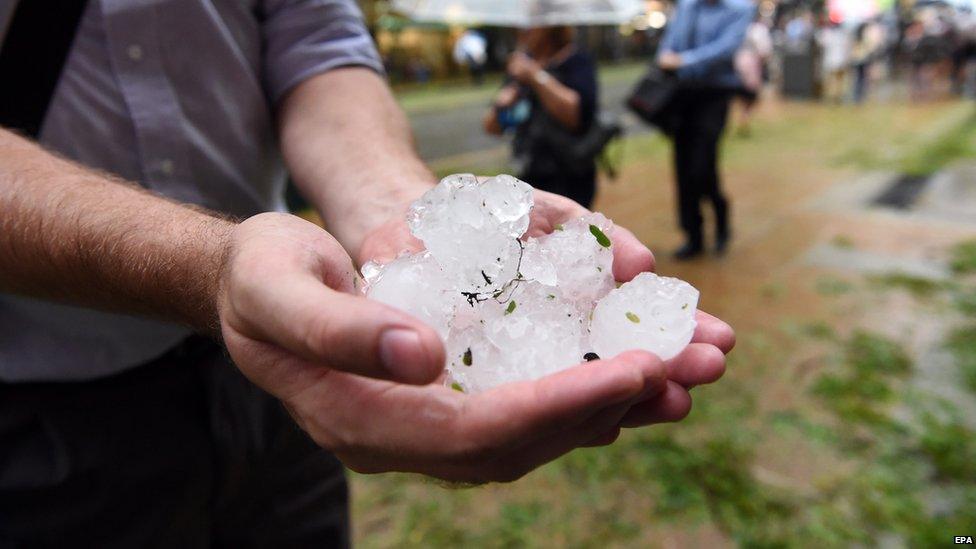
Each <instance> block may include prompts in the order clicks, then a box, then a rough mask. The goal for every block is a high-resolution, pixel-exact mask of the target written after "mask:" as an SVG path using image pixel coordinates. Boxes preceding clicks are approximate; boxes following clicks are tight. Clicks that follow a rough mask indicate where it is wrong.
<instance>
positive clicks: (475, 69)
mask: <svg viewBox="0 0 976 549" xmlns="http://www.w3.org/2000/svg"><path fill="white" fill-rule="evenodd" d="M453 57H454V62H455V63H457V64H458V65H461V66H462V67H467V68H468V71H470V72H471V80H472V82H473V83H474V85H475V86H480V85H481V83H482V81H484V77H485V63H487V62H488V41H487V40H485V37H484V36H483V35H482V34H481V33H480V32H478V31H476V30H474V29H468V30H466V31H464V33H463V34H461V36H460V38H458V39H457V42H455V43H454V51H453Z"/></svg>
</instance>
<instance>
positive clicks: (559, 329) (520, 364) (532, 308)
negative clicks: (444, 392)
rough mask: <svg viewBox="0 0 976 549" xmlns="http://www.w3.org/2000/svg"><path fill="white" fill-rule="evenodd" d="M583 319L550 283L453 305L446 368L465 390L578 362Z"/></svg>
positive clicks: (524, 285)
mask: <svg viewBox="0 0 976 549" xmlns="http://www.w3.org/2000/svg"><path fill="white" fill-rule="evenodd" d="M585 332H586V326H585V319H584V317H583V316H582V315H581V313H580V311H579V310H577V309H576V308H575V307H574V306H573V305H572V304H571V303H568V302H566V301H563V300H561V299H558V298H557V297H556V295H555V294H553V293H552V289H551V288H548V287H546V286H543V285H542V284H539V283H536V282H522V283H520V284H519V285H518V287H517V288H515V289H513V290H512V291H511V294H510V295H508V296H507V297H506V298H505V299H504V300H503V301H501V302H498V301H496V300H495V299H490V300H487V301H482V302H480V303H476V304H475V305H473V306H468V305H461V306H459V307H458V309H457V313H456V316H455V324H454V325H453V326H452V327H451V334H450V336H449V338H448V341H447V349H446V350H447V369H448V372H449V373H450V376H451V379H452V380H453V382H455V383H457V384H458V385H460V386H461V388H463V389H464V390H465V391H468V392H477V391H483V390H485V389H490V388H491V387H494V386H496V385H501V384H502V383H506V382H508V381H516V380H524V379H537V378H540V377H543V376H546V375H549V374H552V373H555V372H558V371H560V370H563V369H566V368H568V367H570V366H573V365H575V364H579V363H580V362H582V359H583V352H584V351H583V348H582V342H583V341H584V337H583V336H584V334H585Z"/></svg>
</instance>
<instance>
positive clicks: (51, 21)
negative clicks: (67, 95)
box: [0, 0, 87, 137]
mask: <svg viewBox="0 0 976 549" xmlns="http://www.w3.org/2000/svg"><path fill="white" fill-rule="evenodd" d="M86 4H87V1H86V0H20V2H19V3H18V5H17V7H16V8H15V9H14V13H13V16H12V18H11V21H10V25H9V26H8V27H7V36H6V39H4V41H3V47H2V49H0V126H3V127H5V128H7V129H16V130H19V131H21V132H24V133H25V134H27V135H28V136H30V137H37V135H38V134H39V133H40V131H41V124H42V123H43V122H44V115H45V114H46V113H47V107H48V104H50V102H51V97H52V96H53V95H54V88H55V87H56V86H57V84H58V79H59V78H60V77H61V70H62V69H63V68H64V63H65V61H66V60H67V58H68V51H69V50H70V49H71V43H72V42H74V38H75V34H76V33H77V30H78V25H79V23H80V22H81V16H82V14H84V12H85V5H86Z"/></svg>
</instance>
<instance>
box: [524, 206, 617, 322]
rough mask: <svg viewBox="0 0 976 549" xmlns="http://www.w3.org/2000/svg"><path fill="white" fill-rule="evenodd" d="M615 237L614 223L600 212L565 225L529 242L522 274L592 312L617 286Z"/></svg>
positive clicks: (526, 247)
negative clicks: (614, 270)
mask: <svg viewBox="0 0 976 549" xmlns="http://www.w3.org/2000/svg"><path fill="white" fill-rule="evenodd" d="M612 235H613V223H612V222H611V221H610V220H609V219H607V218H606V217H604V216H603V214H599V213H593V214H589V215H586V216H584V217H581V218H579V219H575V220H573V221H569V222H567V223H563V224H562V225H559V226H557V227H556V229H555V230H554V231H553V232H552V233H551V234H547V235H545V236H542V237H540V238H530V239H528V241H527V242H526V243H525V254H524V255H523V257H522V269H521V272H522V274H523V276H525V278H528V279H530V280H535V281H537V282H539V283H541V284H544V285H546V286H551V287H553V288H554V292H555V294H556V295H558V296H559V297H560V298H562V299H565V300H567V301H570V302H572V303H573V304H575V305H576V306H577V307H578V308H580V309H581V310H585V311H586V312H587V313H588V312H589V311H590V309H592V307H593V304H594V303H595V302H596V301H597V300H598V299H600V298H601V297H603V296H605V295H607V292H609V291H610V290H612V289H613V288H614V286H615V283H614V279H613V248H612V243H611V242H610V236H612Z"/></svg>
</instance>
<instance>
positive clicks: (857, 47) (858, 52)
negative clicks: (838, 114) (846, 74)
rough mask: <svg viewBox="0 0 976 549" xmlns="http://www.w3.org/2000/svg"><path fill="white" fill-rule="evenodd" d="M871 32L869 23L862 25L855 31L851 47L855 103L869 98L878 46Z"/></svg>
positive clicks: (853, 97) (852, 94)
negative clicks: (869, 87)
mask: <svg viewBox="0 0 976 549" xmlns="http://www.w3.org/2000/svg"><path fill="white" fill-rule="evenodd" d="M870 30H871V23H869V22H864V23H861V24H860V25H858V26H857V28H856V29H855V30H854V43H853V45H852V46H851V71H852V72H853V73H854V75H853V89H852V91H851V97H852V99H853V101H854V102H855V103H861V102H862V101H864V100H865V99H866V98H867V94H868V85H869V83H870V78H871V75H870V72H869V71H870V68H871V63H872V62H873V61H874V55H875V52H876V51H877V44H876V43H875V41H874V40H873V38H872V33H871V32H870Z"/></svg>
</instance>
